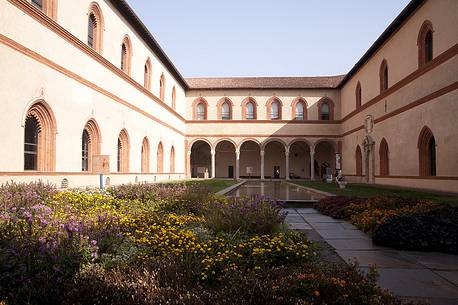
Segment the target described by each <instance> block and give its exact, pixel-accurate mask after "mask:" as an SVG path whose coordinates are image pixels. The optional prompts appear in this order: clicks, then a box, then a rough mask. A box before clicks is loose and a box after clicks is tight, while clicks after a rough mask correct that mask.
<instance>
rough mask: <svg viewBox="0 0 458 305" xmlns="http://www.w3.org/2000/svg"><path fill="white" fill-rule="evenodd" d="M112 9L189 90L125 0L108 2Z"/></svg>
mask: <svg viewBox="0 0 458 305" xmlns="http://www.w3.org/2000/svg"><path fill="white" fill-rule="evenodd" d="M109 2H110V3H111V4H112V5H113V7H114V8H115V9H116V10H117V11H118V12H119V13H120V14H121V15H122V16H123V17H124V18H125V19H126V20H127V22H129V24H130V25H131V26H132V27H133V28H134V30H135V31H136V32H137V33H138V35H140V37H141V38H142V39H143V40H144V41H145V42H146V44H147V45H148V46H149V47H150V48H151V50H152V51H153V52H154V53H155V54H156V55H157V56H158V57H159V59H160V60H161V62H162V64H163V65H164V66H165V67H166V68H167V69H168V70H169V72H170V73H171V74H172V75H173V77H175V79H176V80H177V81H178V82H179V83H180V84H181V86H183V88H184V89H185V90H186V89H189V88H188V84H187V83H186V81H185V80H184V78H183V76H182V75H181V74H180V72H179V71H178V69H177V68H176V67H175V65H174V64H173V63H172V61H171V60H170V58H169V57H168V56H167V54H165V52H164V50H163V49H162V48H161V46H160V45H159V43H158V42H157V41H156V39H154V37H153V35H152V34H151V33H150V31H149V30H148V28H147V27H146V26H145V24H143V22H142V21H141V20H140V18H138V16H137V15H136V14H135V12H134V10H133V9H132V8H131V7H130V6H129V4H127V2H126V0H109Z"/></svg>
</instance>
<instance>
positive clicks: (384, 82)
mask: <svg viewBox="0 0 458 305" xmlns="http://www.w3.org/2000/svg"><path fill="white" fill-rule="evenodd" d="M388 75H389V74H388V64H387V62H386V60H383V61H382V63H381V65H380V93H383V92H385V91H386V90H387V89H388Z"/></svg>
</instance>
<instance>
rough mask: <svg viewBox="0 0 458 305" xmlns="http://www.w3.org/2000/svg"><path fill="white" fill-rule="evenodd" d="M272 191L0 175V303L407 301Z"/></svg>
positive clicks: (186, 184) (399, 302) (389, 302)
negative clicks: (339, 257)
mask: <svg viewBox="0 0 458 305" xmlns="http://www.w3.org/2000/svg"><path fill="white" fill-rule="evenodd" d="M284 218H285V215H284V214H283V213H282V212H281V206H280V205H279V204H277V203H276V202H273V201H270V200H266V199H263V198H258V197H254V198H249V199H233V198H225V197H217V196H215V195H214V194H213V193H211V192H209V191H208V189H205V188H204V187H202V185H198V184H192V183H189V182H188V183H177V184H167V185H159V184H156V185H146V184H145V185H123V186H119V187H113V188H110V189H108V190H107V191H105V192H103V193H101V192H98V191H65V192H59V191H57V190H56V189H54V188H53V187H50V186H48V185H43V184H14V183H12V184H8V185H5V186H2V187H0V303H2V304H375V305H377V304H380V305H381V304H386V305H390V304H405V303H403V302H402V301H400V300H398V299H396V298H394V297H392V296H391V295H390V294H389V293H387V292H385V291H382V290H381V289H379V288H378V287H377V286H376V284H375V283H376V277H375V273H374V272H372V273H370V274H369V275H363V274H362V273H360V272H359V271H358V269H357V268H356V266H347V265H346V264H343V263H342V264H337V265H336V264H330V263H326V262H325V261H323V260H322V259H321V258H320V255H319V251H318V250H317V247H316V246H315V245H314V244H313V243H311V242H309V241H308V240H307V237H306V236H305V235H304V234H302V233H298V232H292V231H289V230H287V229H285V226H284V225H283V220H284Z"/></svg>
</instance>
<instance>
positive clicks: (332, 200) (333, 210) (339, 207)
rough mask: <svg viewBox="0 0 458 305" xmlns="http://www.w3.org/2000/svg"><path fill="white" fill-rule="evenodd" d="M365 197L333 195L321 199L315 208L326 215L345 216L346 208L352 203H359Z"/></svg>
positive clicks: (338, 217) (340, 217)
mask: <svg viewBox="0 0 458 305" xmlns="http://www.w3.org/2000/svg"><path fill="white" fill-rule="evenodd" d="M362 201H363V199H360V198H355V197H345V196H332V197H325V198H323V199H320V200H319V201H318V202H317V203H316V204H315V209H317V210H318V211H320V212H321V213H322V214H324V215H328V216H331V217H333V218H337V219H343V218H345V216H346V215H345V213H344V209H345V208H346V207H347V206H348V205H350V204H358V203H360V202H362Z"/></svg>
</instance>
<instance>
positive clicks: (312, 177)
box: [310, 149, 315, 181]
mask: <svg viewBox="0 0 458 305" xmlns="http://www.w3.org/2000/svg"><path fill="white" fill-rule="evenodd" d="M310 180H312V181H313V180H315V150H313V149H310Z"/></svg>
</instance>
